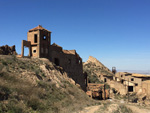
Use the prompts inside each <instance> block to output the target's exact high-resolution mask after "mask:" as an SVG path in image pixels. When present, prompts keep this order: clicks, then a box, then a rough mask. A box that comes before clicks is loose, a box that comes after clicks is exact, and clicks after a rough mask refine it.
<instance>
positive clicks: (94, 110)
mask: <svg viewBox="0 0 150 113" xmlns="http://www.w3.org/2000/svg"><path fill="white" fill-rule="evenodd" d="M104 104H105V105H104ZM120 105H123V106H125V107H126V108H129V109H130V111H131V112H132V113H150V110H149V109H146V108H141V107H140V106H136V105H132V104H128V103H121V102H114V101H113V102H111V103H110V102H109V101H105V102H104V103H103V104H101V105H97V106H90V107H86V108H84V109H83V110H82V111H80V112H78V113H100V112H103V113H113V112H114V111H116V110H117V109H118V108H119V106H120ZM124 112H125V111H120V113H124Z"/></svg>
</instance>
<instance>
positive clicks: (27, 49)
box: [24, 46, 29, 56]
mask: <svg viewBox="0 0 150 113" xmlns="http://www.w3.org/2000/svg"><path fill="white" fill-rule="evenodd" d="M24 56H29V48H28V47H26V46H24Z"/></svg>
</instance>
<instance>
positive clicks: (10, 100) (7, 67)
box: [0, 56, 96, 113]
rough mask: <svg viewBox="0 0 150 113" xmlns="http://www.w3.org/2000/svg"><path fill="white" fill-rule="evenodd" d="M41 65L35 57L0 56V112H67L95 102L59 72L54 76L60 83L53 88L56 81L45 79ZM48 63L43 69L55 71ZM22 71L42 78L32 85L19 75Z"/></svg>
mask: <svg viewBox="0 0 150 113" xmlns="http://www.w3.org/2000/svg"><path fill="white" fill-rule="evenodd" d="M41 64H42V65H43V62H42V61H40V60H38V59H27V60H25V59H17V58H15V57H10V56H9V57H8V56H6V57H0V112H8V113H29V112H31V113H32V112H36V113H38V112H39V113H41V112H42V113H44V112H45V113H51V112H52V113H53V112H55V113H59V112H61V113H69V112H72V111H78V110H80V109H82V108H83V107H85V106H89V105H94V104H95V103H96V102H95V101H93V100H91V99H90V98H89V97H88V96H87V95H86V94H85V93H84V92H83V91H82V90H81V89H79V88H78V87H76V86H75V85H73V84H70V83H69V82H68V81H66V80H64V79H63V78H62V76H63V75H61V76H59V77H58V79H59V80H60V83H61V84H60V86H59V87H57V86H56V85H57V84H56V82H52V81H49V80H48V79H46V78H47V76H46V74H45V73H44V72H43V71H42V70H41V69H40V68H39V66H40V65H41ZM50 64H51V63H49V64H46V67H47V69H48V70H50V71H51V70H56V72H57V69H56V67H54V66H53V65H50ZM23 72H31V73H35V75H34V76H35V77H39V76H40V77H41V78H42V79H38V81H37V84H33V83H32V81H28V79H24V78H21V77H20V76H19V75H20V74H21V73H23ZM37 75H38V76H37ZM32 76H33V75H32ZM55 76H56V77H57V76H58V75H57V73H56V75H55Z"/></svg>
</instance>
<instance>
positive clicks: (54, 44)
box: [52, 43, 62, 48]
mask: <svg viewBox="0 0 150 113" xmlns="http://www.w3.org/2000/svg"><path fill="white" fill-rule="evenodd" d="M52 46H56V47H61V46H59V45H58V44H56V43H53V44H52ZM61 48H62V47H61Z"/></svg>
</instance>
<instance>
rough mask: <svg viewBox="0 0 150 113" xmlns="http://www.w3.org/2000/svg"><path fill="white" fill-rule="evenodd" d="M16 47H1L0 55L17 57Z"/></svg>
mask: <svg viewBox="0 0 150 113" xmlns="http://www.w3.org/2000/svg"><path fill="white" fill-rule="evenodd" d="M16 54H17V53H16V47H15V45H13V46H8V45H5V46H0V55H16Z"/></svg>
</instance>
